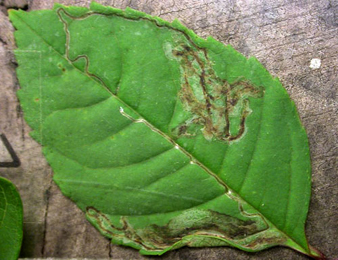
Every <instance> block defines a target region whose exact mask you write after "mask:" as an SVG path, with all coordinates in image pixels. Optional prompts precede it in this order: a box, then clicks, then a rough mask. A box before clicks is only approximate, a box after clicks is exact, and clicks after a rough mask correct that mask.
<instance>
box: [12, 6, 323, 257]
mask: <svg viewBox="0 0 338 260" xmlns="http://www.w3.org/2000/svg"><path fill="white" fill-rule="evenodd" d="M10 19H11V21H12V22H13V24H14V26H15V27H16V28H17V31H16V32H15V38H16V42H17V45H18V50H17V51H16V58H17V60H18V63H19V68H18V69H17V74H18V77H19V80H20V85H21V90H20V91H19V92H18V96H19V98H20V102H21V105H22V108H23V110H24V112H25V118H26V121H27V122H28V123H29V125H30V126H31V127H32V129H33V131H32V133H31V136H32V137H33V138H34V139H35V140H37V141H38V142H39V143H40V144H41V145H42V146H43V152H44V154H45V156H46V158H47V160H48V162H49V164H50V165H51V167H52V168H53V170H54V180H55V182H56V183H57V184H58V185H59V187H60V188H61V190H62V192H63V194H65V195H66V196H68V197H69V198H71V199H72V200H73V201H74V202H75V203H76V204H77V205H78V206H79V207H80V208H81V209H82V210H83V211H85V212H86V216H87V219H88V220H89V221H90V222H91V223H92V224H93V225H94V226H95V227H96V228H97V229H98V230H99V231H100V232H101V233H102V234H103V235H105V236H106V237H108V238H111V240H112V242H113V243H115V244H122V245H127V246H131V247H134V248H136V249H138V250H140V252H141V253H142V254H155V255H156V254H158V255H160V254H163V253H165V252H167V251H169V250H172V249H177V248H179V247H182V246H186V245H187V246H198V247H200V246H233V247H237V248H240V249H242V250H245V251H259V250H262V249H265V248H268V247H272V246H276V245H282V246H287V247H291V248H294V249H296V250H298V251H300V252H302V253H304V254H307V255H310V256H312V257H318V258H319V257H321V255H320V253H319V252H317V251H316V250H314V249H312V248H310V247H309V246H308V243H307V240H306V237H305V233H304V225H305V220H306V215H307V211H308V206H309V199H310V190H311V189H310V184H311V179H310V177H311V164H310V157H309V147H308V141H307V136H306V133H305V131H304V128H303V127H302V125H301V123H300V120H299V117H298V114H297V111H296V108H295V105H294V103H293V102H291V101H290V99H289V96H288V94H287V92H286V91H285V89H284V88H283V87H282V86H281V84H280V82H279V81H278V79H275V78H272V77H271V76H270V74H269V73H268V72H267V71H266V70H265V68H264V67H263V66H262V65H261V64H260V63H259V62H258V61H257V60H256V59H255V58H249V59H246V58H245V57H244V56H243V55H241V54H239V53H238V52H236V51H235V50H234V49H233V48H232V47H231V46H224V45H223V44H222V43H220V42H217V41H216V40H214V39H213V38H211V37H209V38H207V39H206V40H205V39H201V38H199V37H198V36H196V35H195V34H194V33H193V32H192V31H190V30H188V29H186V28H185V27H184V26H183V25H181V24H180V23H179V22H178V21H174V22H173V23H169V22H166V21H163V20H161V19H159V18H157V17H152V16H149V15H147V14H144V13H141V12H138V11H135V10H132V9H129V8H127V9H126V10H125V11H122V10H118V9H114V8H111V7H103V6H101V5H99V4H96V3H92V4H91V7H90V9H86V8H82V7H65V6H62V5H55V7H54V9H53V10H42V11H32V12H29V13H27V12H23V11H11V12H10Z"/></svg>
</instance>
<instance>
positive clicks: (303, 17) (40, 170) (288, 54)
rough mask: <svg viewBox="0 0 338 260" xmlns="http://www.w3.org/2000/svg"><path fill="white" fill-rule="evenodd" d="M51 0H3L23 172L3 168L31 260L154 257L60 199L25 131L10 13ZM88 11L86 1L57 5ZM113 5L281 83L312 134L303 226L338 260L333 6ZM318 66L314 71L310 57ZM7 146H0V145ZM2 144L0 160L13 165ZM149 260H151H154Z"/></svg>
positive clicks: (5, 127) (7, 112) (310, 0)
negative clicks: (177, 26)
mask: <svg viewBox="0 0 338 260" xmlns="http://www.w3.org/2000/svg"><path fill="white" fill-rule="evenodd" d="M53 2H54V1H52V0H48V1H42V0H27V1H26V0H13V1H11V0H4V1H0V93H1V94H0V134H5V135H6V137H7V139H8V140H9V142H10V144H11V145H12V147H13V148H14V150H15V151H16V153H17V155H18V157H19V159H20V161H21V166H20V167H18V168H4V167H2V168H0V176H3V177H6V178H8V179H10V180H11V181H13V182H14V184H15V185H16V186H17V187H18V189H19V191H20V194H21V196H22V200H23V204H24V242H23V247H22V252H21V256H22V257H26V258H32V257H33V258H34V257H35V258H38V257H63V258H72V257H77V258H82V257H86V258H109V257H110V258H113V259H131V258H132V259H148V258H149V259H150V257H144V256H140V255H139V253H138V252H137V251H135V250H133V249H130V248H125V247H119V246H112V245H110V243H109V241H108V240H106V239H105V238H103V237H102V236H101V235H100V234H99V233H98V232H97V231H96V230H95V228H94V227H92V226H91V225H90V224H89V223H88V222H87V221H86V220H85V217H84V214H83V213H82V212H81V211H80V210H79V209H78V208H77V207H76V206H75V204H73V203H72V202H71V201H69V200H68V199H67V198H65V197H64V196H62V194H61V192H60V190H59V189H58V187H57V186H56V185H55V184H54V183H53V181H52V171H51V169H50V167H49V166H48V164H47V163H46V161H45V159H44V157H43V156H42V153H41V147H40V145H38V144H37V143H36V142H35V141H33V140H32V139H31V138H30V137H29V135H28V133H29V131H30V129H29V127H28V126H27V125H26V123H25V122H24V120H23V114H22V111H21V109H20V105H19V103H18V100H17V98H16V95H15V92H16V90H17V89H18V88H19V85H18V81H17V79H16V74H15V67H16V63H15V59H14V56H13V49H15V42H14V36H13V31H14V29H13V27H12V25H11V23H10V22H9V20H8V16H7V9H8V8H23V9H26V10H35V9H46V8H51V7H52V6H53ZM58 2H61V3H63V4H67V5H80V6H88V5H89V2H90V1H89V0H69V1H65V0H60V1H58ZM97 2H99V3H101V4H104V5H111V6H114V7H117V8H125V7H127V6H129V7H132V8H134V9H138V10H140V11H143V12H146V13H148V14H151V15H156V16H159V17H161V18H163V19H166V20H169V21H172V20H173V19H174V18H178V19H179V20H180V21H181V22H182V23H183V24H185V25H186V26H187V27H188V28H190V29H193V30H194V31H195V32H196V33H197V34H198V35H200V36H203V37H206V36H209V35H211V36H213V37H214V38H216V39H218V40H219V41H222V42H223V43H225V44H231V45H232V46H233V47H234V48H235V49H237V50H238V51H240V52H242V53H243V54H244V55H246V56H255V57H257V58H258V60H259V61H260V62H261V63H262V64H263V65H264V66H265V67H266V68H267V69H268V70H269V72H270V73H271V74H272V75H274V76H278V77H279V78H280V79H281V81H282V83H283V85H284V86H285V87H286V89H287V90H288V92H289V94H290V95H291V98H292V99H293V100H294V101H295V103H296V105H297V107H298V111H299V114H300V117H301V120H302V122H303V124H304V125H305V128H306V130H307V133H308V136H309V141H310V149H311V157H312V165H313V172H312V180H313V181H312V182H313V186H312V190H313V192H312V199H311V205H310V212H309V217H308V221H307V226H306V233H307V236H308V238H309V242H310V244H311V245H313V246H314V247H316V248H318V249H319V250H321V251H322V252H323V253H325V254H326V255H327V257H328V258H329V259H335V258H338V246H337V243H336V242H337V241H336V240H337V234H338V207H337V204H338V203H337V201H338V200H337V193H338V192H337V191H338V186H337V183H338V177H337V176H338V175H337V141H338V140H337V139H338V135H337V126H338V123H337V112H338V106H337V99H336V97H337V82H338V73H337V72H338V71H337V70H338V37H337V36H338V2H337V0H332V1H330V0H320V1H318V0H294V1H292V0H275V1H270V0H255V1H252V0H180V1H175V0H161V1H155V0H139V1H136V0H128V1H127V0H115V1H114V0H110V1H109V0H107V1H97ZM314 58H317V59H320V60H321V66H320V67H319V68H317V69H314V68H310V63H311V60H312V59H314ZM0 146H1V144H0ZM7 157H8V155H7V154H6V150H5V149H3V147H2V148H1V147H0V161H1V159H3V160H8V158H7ZM151 258H153V257H151ZM158 259H174V260H176V259H177V260H178V259H218V260H219V259H238V260H244V259H266V260H267V259H308V258H307V257H305V256H302V255H300V254H299V253H297V252H295V251H292V250H289V249H285V248H273V249H269V250H266V251H263V252H259V253H255V254H250V253H245V252H241V251H239V250H236V249H232V248H224V247H223V248H201V249H191V248H182V249H179V250H176V251H173V252H170V253H168V254H166V255H164V256H162V257H158Z"/></svg>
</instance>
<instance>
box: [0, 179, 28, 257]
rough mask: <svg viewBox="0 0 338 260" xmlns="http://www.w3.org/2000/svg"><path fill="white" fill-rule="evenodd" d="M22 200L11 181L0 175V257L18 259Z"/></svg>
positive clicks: (20, 241) (20, 238)
mask: <svg viewBox="0 0 338 260" xmlns="http://www.w3.org/2000/svg"><path fill="white" fill-rule="evenodd" d="M22 225H23V211H22V202H21V198H20V195H19V193H18V191H17V190H16V188H15V186H14V185H13V183H11V182H10V181H9V180H7V179H5V178H2V177H0V259H6V260H12V259H18V257H19V253H20V248H21V243H22Z"/></svg>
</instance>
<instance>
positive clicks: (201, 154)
mask: <svg viewBox="0 0 338 260" xmlns="http://www.w3.org/2000/svg"><path fill="white" fill-rule="evenodd" d="M62 8H63V7H62ZM59 10H60V9H59ZM92 10H93V11H94V12H97V11H98V10H99V11H100V12H101V13H105V14H109V15H111V14H112V13H113V14H116V16H118V17H119V18H121V17H122V18H123V17H124V18H127V20H128V21H129V20H135V21H140V20H141V21H142V19H143V18H144V20H147V22H148V21H152V22H153V23H154V24H156V25H155V27H158V28H161V26H163V24H164V26H163V27H165V26H167V27H168V28H169V29H168V30H170V29H171V30H173V31H175V37H178V36H177V32H178V33H181V34H182V35H183V36H182V35H181V36H182V37H183V38H184V39H185V40H184V41H186V39H188V38H189V39H188V40H191V44H192V46H197V47H196V48H197V49H208V48H209V49H208V50H211V51H210V53H211V52H212V51H214V52H216V51H218V53H217V55H218V56H221V55H220V52H219V49H222V50H221V53H222V52H223V53H227V55H228V56H230V57H231V59H230V60H236V59H237V63H238V64H241V66H239V65H237V66H230V65H225V68H224V64H223V62H220V61H217V59H216V56H215V55H214V56H212V57H213V58H212V59H213V62H214V63H215V65H214V66H213V68H214V69H215V74H216V75H217V76H218V77H221V78H222V76H221V75H222V73H223V74H224V71H226V72H227V73H226V77H224V78H225V79H228V80H229V82H233V81H235V80H238V78H239V77H245V78H246V79H248V80H250V81H251V82H253V83H254V84H256V85H259V86H260V85H263V86H264V87H265V97H266V95H268V96H269V95H270V94H269V93H272V94H271V96H270V100H269V102H270V103H269V107H273V106H275V108H274V109H270V111H268V112H269V113H270V114H269V113H268V112H266V113H268V115H269V116H270V118H272V119H274V120H272V119H271V120H272V121H275V120H278V119H279V118H278V116H277V115H278V114H276V113H275V112H276V111H278V110H280V108H282V107H283V105H285V106H286V107H288V109H289V107H290V105H289V103H290V101H289V98H288V96H287V94H286V91H285V90H284V89H283V88H282V87H281V85H280V83H279V82H278V81H276V80H274V79H272V77H271V76H270V75H269V74H268V73H267V72H266V70H265V69H263V68H262V67H261V65H260V64H259V63H258V62H257V61H255V60H253V59H249V60H248V61H247V60H246V59H245V58H244V57H243V56H241V55H239V54H238V53H236V52H235V51H234V50H232V49H231V48H230V47H227V48H224V47H223V46H222V47H220V45H219V44H218V43H215V41H214V40H212V39H208V40H207V41H204V40H202V39H199V38H198V37H197V36H196V35H194V34H193V33H192V32H190V31H187V29H185V28H182V26H181V25H169V24H168V23H166V22H164V21H162V20H160V19H156V18H154V19H153V18H151V17H149V16H146V15H144V14H140V13H137V12H134V11H132V10H130V9H128V10H127V11H126V12H125V13H122V12H121V11H118V10H114V9H108V8H106V9H103V7H100V6H99V5H96V4H93V5H92ZM64 12H65V11H64ZM67 12H73V15H74V16H73V18H74V20H76V16H79V13H81V15H87V16H90V15H91V14H85V13H86V10H84V9H81V10H80V9H76V8H73V9H71V8H68V9H67ZM94 15H95V13H94ZM100 16H102V15H100ZM69 17H71V15H70V16H69ZM69 17H68V18H69ZM100 18H102V17H100ZM60 19H61V20H63V19H64V18H61V17H60ZM81 20H85V19H81ZM65 21H66V20H64V21H63V22H64V23H67V22H65ZM73 24H75V23H73ZM73 24H72V25H73ZM65 28H66V30H70V29H69V28H68V25H65ZM86 28H87V27H86ZM158 28H155V29H154V28H153V30H155V31H156V30H157V29H158ZM76 29H77V30H78V27H76ZM131 31H137V30H134V29H133V30H131ZM66 35H67V32H66ZM120 36H121V35H120ZM187 36H188V38H187ZM127 38H128V35H127ZM68 41H69V39H68ZM75 41H76V40H75ZM217 44H218V45H217ZM142 45H143V48H144V46H147V45H145V44H144V43H142ZM68 46H70V47H71V45H70V43H69V42H68ZM82 47H83V46H82ZM85 47H86V46H85ZM87 47H88V46H87ZM71 49H72V48H71ZM157 49H158V48H157ZM213 49H214V50H213ZM81 51H83V50H78V53H76V52H73V53H72V52H71V50H69V53H68V55H67V54H66V60H67V59H68V62H69V63H70V64H71V65H72V66H73V68H76V71H81V68H82V73H83V75H84V76H87V77H88V78H91V82H92V83H93V82H95V83H94V85H96V86H97V83H101V84H103V85H104V88H108V92H110V94H111V95H112V96H113V97H114V99H115V100H117V103H118V105H117V106H116V108H117V107H118V106H120V105H121V106H122V107H123V109H127V110H128V112H127V113H126V115H128V116H130V117H131V118H132V119H133V120H143V121H140V122H139V123H144V124H145V126H148V128H149V129H148V130H149V131H152V132H155V133H157V134H159V135H160V136H161V137H163V138H164V139H166V140H163V141H168V138H169V139H170V140H172V142H171V141H169V143H171V145H174V146H176V145H178V148H179V149H180V150H181V151H184V152H183V154H184V155H185V156H188V157H189V158H190V159H191V158H193V159H194V160H193V162H195V163H196V162H197V165H198V166H199V167H201V168H202V169H203V170H204V171H205V172H207V173H208V174H210V175H211V176H213V177H214V178H215V179H216V180H217V181H218V183H220V184H221V186H223V187H226V189H227V186H228V185H229V183H231V181H232V178H231V176H228V177H227V176H222V173H220V175H219V176H218V175H217V174H216V173H217V172H218V171H217V170H219V168H220V167H223V165H224V164H225V167H228V168H229V167H230V166H231V164H230V163H227V161H226V160H224V157H225V156H223V158H222V157H221V156H220V157H218V163H216V164H215V165H220V163H219V162H220V161H223V162H225V163H223V162H222V163H221V166H220V167H219V166H216V167H215V166H213V162H214V160H215V158H214V157H216V156H209V158H208V154H210V153H209V152H208V151H209V149H210V150H213V151H214V154H224V153H225V152H227V156H228V158H231V156H230V155H231V153H232V155H234V156H235V157H236V158H237V159H238V155H236V154H235V153H234V152H231V153H230V155H229V153H228V150H229V148H232V150H235V149H234V148H233V147H236V144H237V143H235V144H232V146H228V145H227V144H224V143H223V144H222V145H220V143H219V142H217V141H210V140H207V141H206V139H205V138H203V136H201V135H199V136H198V137H197V138H195V139H194V140H193V141H191V140H189V139H187V138H184V137H178V138H177V136H176V137H175V136H174V135H173V133H171V132H170V127H169V125H170V124H171V122H172V121H174V122H175V121H176V122H179V121H180V119H179V118H181V120H182V118H183V119H184V118H185V117H186V116H187V114H186V113H185V112H184V109H183V108H182V107H181V111H180V115H175V114H176V113H177V112H176V110H177V102H175V99H173V98H169V99H168V100H169V102H165V101H164V100H165V99H163V101H162V102H160V103H165V104H166V105H164V106H163V107H165V108H166V109H163V108H161V106H160V105H158V104H157V103H154V100H158V99H159V97H160V96H161V98H167V97H173V96H175V97H176V95H177V93H178V91H179V87H180V84H177V82H172V83H173V86H172V87H171V88H169V89H171V90H170V93H165V94H164V95H163V93H161V95H160V94H156V95H155V97H151V98H150V99H147V98H148V97H150V96H151V95H149V94H147V93H148V92H147V91H148V90H147V89H146V88H144V87H143V88H141V92H145V93H146V95H145V96H143V95H138V96H137V97H133V95H131V94H130V93H131V92H130V89H137V88H138V85H137V84H139V83H140V82H138V83H137V84H136V83H132V80H128V81H126V80H124V79H123V80H122V83H124V82H127V83H128V84H127V86H126V87H124V85H123V84H121V76H120V77H117V78H115V79H114V80H113V81H111V82H114V83H110V84H113V85H114V84H116V85H118V84H120V86H116V87H111V86H110V85H106V84H107V83H105V82H104V81H103V80H102V79H100V82H98V81H97V80H96V79H97V78H100V77H98V76H97V75H100V74H104V71H100V67H99V66H97V65H96V66H95V60H94V62H91V65H90V66H92V67H90V66H89V65H88V64H89V62H88V60H91V61H93V59H91V58H88V57H89V56H90V55H89V54H86V55H88V56H86V57H87V61H86V62H87V64H85V65H84V66H83V64H82V65H81V66H82V67H81V66H80V65H77V64H76V62H77V61H78V60H79V58H78V57H80V56H81V55H82V54H81ZM66 52H67V48H66ZM160 53H161V52H160ZM77 54H78V55H77ZM94 54H95V52H94ZM164 54H165V51H164ZM71 55H73V56H71ZM95 55H96V54H95ZM161 55H162V54H161ZM141 56H142V55H141ZM167 56H168V55H165V57H166V58H167ZM162 57H164V56H162ZM112 59H113V60H116V59H118V60H125V59H121V58H117V55H116V54H114V55H113V58H112ZM139 59H141V61H142V59H143V57H139ZM129 60H132V59H129ZM169 60H170V59H169ZM195 60H197V58H196V57H195ZM225 60H227V59H225ZM93 63H94V65H92V64H93ZM141 63H142V62H141ZM169 63H170V62H169ZM174 63H175V64H174ZM176 63H177V60H175V62H173V63H172V64H174V65H172V69H173V70H174V71H175V72H174V74H170V75H176V74H177V72H178V71H179V70H178V66H177V64H176ZM154 64H155V65H154ZM218 64H220V65H218ZM222 64H223V65H222ZM134 65H135V64H134ZM146 65H147V64H146ZM148 65H150V66H149V67H146V68H147V70H145V71H144V72H146V73H147V75H149V74H150V75H152V72H154V71H155V72H157V67H159V66H157V65H156V62H154V60H151V62H150V63H148ZM217 66H220V67H221V69H218V70H217ZM222 66H223V68H222ZM139 67H140V66H136V67H133V66H131V67H130V68H129V69H130V70H131V72H129V74H132V72H134V71H135V70H136V69H137V68H139ZM175 68H176V69H175ZM242 68H244V71H243V69H242ZM91 69H93V70H91ZM94 71H95V73H94ZM120 71H122V69H121V70H120ZM123 71H124V73H126V69H125V68H124V69H123ZM229 71H230V72H229ZM138 72H139V71H138ZM96 73H97V74H96ZM171 73H172V72H171ZM175 73H176V74H175ZM127 74H128V73H127ZM141 74H142V73H141ZM257 75H260V76H259V77H257ZM168 77H169V76H167V75H166V74H164V76H163V78H168ZM227 77H228V78H227ZM131 79H133V76H131ZM223 80H224V79H223ZM129 83H131V84H129ZM167 83H168V81H167V80H165V81H164V83H163V84H164V85H166V86H167ZM124 84H126V83H124ZM135 84H136V85H135ZM270 84H271V85H270ZM121 86H122V87H121ZM101 87H102V86H101ZM272 88H274V90H273V91H272V90H271V89H272ZM116 90H119V91H117V96H116V93H115V94H114V92H115V91H116ZM150 90H154V88H152V89H150ZM123 91H125V92H123ZM157 91H158V90H157ZM175 91H176V92H175ZM269 91H271V92H269ZM266 93H268V94H266ZM141 94H142V93H141ZM274 95H276V96H277V98H276V100H279V101H281V103H277V104H276V102H275V103H274V102H272V101H274V100H273V99H274ZM144 97H146V98H144ZM176 99H177V97H176ZM266 99H267V98H264V100H266ZM122 100H123V101H122ZM144 100H145V101H144ZM252 100H254V99H253V98H252V99H250V102H251V103H252V104H253V108H255V110H258V111H263V109H262V108H261V107H260V105H261V104H259V102H256V104H255V103H254V101H252ZM141 101H142V102H141ZM119 102H121V103H119ZM285 102H286V103H285ZM154 104H155V106H152V105H154ZM169 107H170V109H168V108H169ZM116 108H115V111H117V109H116ZM261 113H263V112H261ZM293 113H294V115H293V116H294V117H295V118H297V119H296V120H294V122H295V123H294V125H295V128H296V132H297V131H298V134H299V135H302V133H303V137H302V138H303V139H304V133H305V132H304V129H303V128H302V127H301V125H300V122H299V119H298V115H297V114H296V112H293ZM163 114H165V116H162V115H163ZM284 114H285V113H284ZM140 115H141V117H140ZM254 115H255V112H253V113H252V114H251V115H250V116H249V117H248V120H247V122H246V123H247V125H248V128H249V129H250V128H251V127H252V128H254V124H253V123H252V126H251V125H250V119H251V120H252V119H253V118H254ZM73 116H74V115H73ZM122 116H123V114H122ZM134 116H135V117H134ZM175 116H176V117H177V118H178V119H177V118H175ZM256 116H258V113H257V114H256ZM120 117H121V115H120ZM124 117H126V116H124ZM282 117H283V116H282ZM127 118H128V117H127ZM173 119H174V120H173ZM282 119H283V118H282ZM264 120H265V119H264ZM297 120H298V121H297ZM52 121H53V120H52ZM260 121H262V120H260ZM281 121H283V120H281ZM149 122H150V123H149ZM264 122H265V121H264ZM265 123H266V125H267V126H269V127H271V126H270V124H269V122H265ZM44 124H45V123H44ZM147 124H148V125H147ZM46 125H47V126H46V129H48V128H50V127H49V126H48V124H46ZM272 126H273V128H272V130H273V131H272V132H274V133H275V136H276V132H278V128H279V127H281V125H278V126H277V125H275V126H274V125H273V124H272ZM259 127H261V125H259ZM282 127H284V128H285V129H286V128H287V127H286V126H284V125H282ZM264 131H269V128H265V130H264ZM44 132H45V131H44ZM285 132H286V133H287V132H288V131H285ZM149 133H150V132H149ZM48 134H49V133H48ZM247 136H249V134H246V136H244V137H243V138H245V137H247ZM252 136H253V135H251V137H252ZM287 136H288V135H287ZM175 138H176V139H175ZM44 139H45V140H48V136H46V138H44ZM54 139H55V137H54ZM305 139H306V137H305ZM271 140H272V139H266V145H265V146H263V148H262V149H261V150H262V151H263V152H265V154H269V152H268V153H266V151H265V150H266V147H269V145H268V144H269V142H271ZM189 142H190V144H189ZM208 142H209V143H208ZM303 142H304V140H303ZM305 142H306V140H305ZM155 143H156V142H155ZM238 143H239V142H238ZM287 146H288V145H286V147H287ZM153 147H154V146H152V148H153ZM196 147H197V148H196ZM225 147H226V148H225ZM256 147H257V145H256V146H254V148H256ZM270 149H271V147H270ZM98 150H100V149H94V151H98ZM106 150H107V146H106V149H105V151H106ZM285 150H286V152H285V153H286V154H287V153H288V151H287V150H288V149H285ZM216 151H219V153H218V152H216ZM282 151H283V149H281V150H280V153H281V154H283V153H282ZM270 153H271V152H270ZM88 154H90V153H88ZM46 156H47V157H48V152H46ZM79 156H81V153H79ZM102 156H103V155H102ZM264 156H265V157H267V158H269V156H267V155H264ZM264 156H263V157H264ZM115 157H116V155H115ZM281 157H283V156H281ZM302 158H303V159H304V158H305V161H306V163H307V165H304V166H303V168H302V169H301V170H302V171H303V170H304V169H308V168H309V156H308V153H307V154H306V152H305V153H304V156H303V157H302ZM87 159H88V156H87V157H85V158H83V163H84V162H85V161H86V160H87ZM221 159H222V160H221ZM290 160H291V159H289V161H290ZM201 161H203V163H202V162H201ZM250 161H252V159H251V160H250ZM289 161H288V162H287V163H286V164H289ZM49 162H50V164H52V167H53V162H52V160H50V161H49ZM94 162H95V161H94ZM258 162H259V163H261V161H259V160H258ZM306 163H305V164H306ZM103 166H105V165H103ZM264 166H266V164H264ZM56 167H57V166H54V168H56ZM256 167H258V168H256V169H258V171H256V174H254V176H256V177H257V176H259V173H260V172H259V168H262V167H259V166H256ZM283 167H284V168H285V169H286V168H287V165H285V163H283ZM230 168H231V167H230ZM272 168H273V167H272ZM305 171H306V170H305ZM215 172H216V173H215ZM234 173H235V172H234ZM233 175H234V174H233ZM303 175H304V174H303ZM56 176H57V175H56ZM275 177H276V176H275ZM277 177H278V176H277ZM55 178H57V177H55ZM235 180H236V179H235ZM239 181H242V180H239ZM239 181H237V182H239ZM225 182H226V183H227V184H228V185H226V184H225ZM233 182H234V181H233ZM274 182H275V183H278V182H280V181H278V180H275V179H274V178H271V179H270V182H269V183H274ZM281 182H283V180H282V179H281ZM251 183H252V184H251V185H250V187H249V188H250V189H249V190H248V191H247V192H245V190H246V189H245V187H244V192H242V191H238V190H237V189H239V188H236V182H234V183H233V184H232V185H229V186H230V187H231V188H232V189H233V191H237V192H238V193H239V195H240V196H237V197H236V199H237V200H240V201H241V203H244V204H245V202H244V201H243V202H242V200H243V198H244V199H245V200H246V201H248V202H249V203H250V204H253V206H254V207H256V208H259V207H260V206H259V205H262V204H265V203H261V201H259V200H257V199H256V200H251V197H252V196H251V194H250V193H251V192H252V191H253V190H260V188H261V187H260V185H258V186H257V188H254V189H253V188H252V187H253V185H255V184H254V182H251ZM302 183H303V184H304V183H305V186H307V189H308V190H309V181H308V179H307V182H305V181H304V179H302ZM59 185H60V186H61V184H59ZM101 185H102V184H101ZM237 185H238V184H237ZM263 188H264V189H266V187H265V186H264V187H263ZM162 189H163V188H162ZM285 190H288V187H285ZM64 192H65V191H64ZM270 193H271V189H270ZM286 193H287V192H284V194H286ZM80 194H83V192H80ZM261 194H262V198H264V193H261ZM180 196H182V195H180ZM268 198H270V201H267V205H272V206H273V205H274V203H275V197H274V196H269V197H268ZM80 200H81V199H79V201H80ZM308 200H309V196H306V195H305V196H304V197H303V200H302V201H301V202H298V203H296V204H295V205H296V206H295V208H297V206H298V205H299V204H302V203H304V202H305V204H307V205H308ZM284 204H285V203H284ZM278 205H279V204H278ZM278 205H277V206H278ZM307 205H306V206H305V207H304V206H303V207H302V208H306V210H305V211H303V214H302V220H301V221H299V223H300V225H298V226H297V228H298V229H297V232H298V234H302V235H301V236H299V238H298V239H297V240H298V243H300V244H302V245H301V246H302V247H303V249H302V250H303V252H304V253H307V254H309V253H310V252H309V249H308V247H307V242H306V239H305V236H304V231H300V230H299V229H300V228H299V227H301V228H303V226H304V222H305V218H306V212H307ZM277 206H276V205H275V206H273V209H278V208H279V207H277ZM102 207H104V206H102ZM248 207H249V206H248ZM82 208H83V207H82ZM284 208H285V207H284ZM83 209H84V208H83ZM261 212H263V213H264V215H265V217H266V216H268V218H267V219H269V220H270V221H271V222H272V223H273V225H276V226H277V227H279V228H280V229H281V231H282V233H284V231H285V230H287V228H286V229H285V228H284V227H282V226H283V223H282V222H281V221H280V217H279V212H278V211H277V212H274V210H271V209H270V210H265V209H261V208H260V209H259V210H258V213H261ZM242 213H243V212H242ZM282 221H283V219H282ZM279 222H280V223H279ZM289 229H290V231H288V232H291V228H289ZM286 233H287V232H286ZM291 233H292V232H291Z"/></svg>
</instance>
